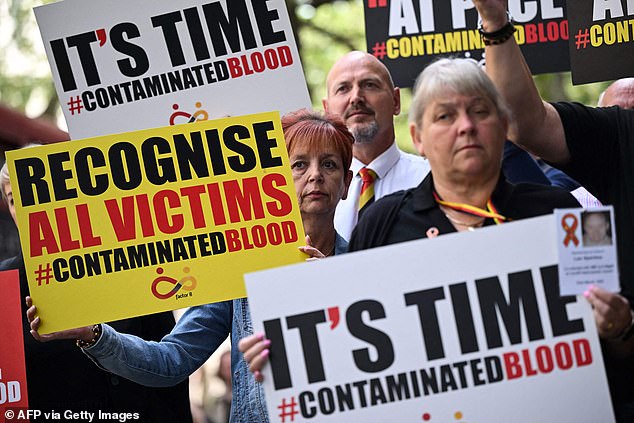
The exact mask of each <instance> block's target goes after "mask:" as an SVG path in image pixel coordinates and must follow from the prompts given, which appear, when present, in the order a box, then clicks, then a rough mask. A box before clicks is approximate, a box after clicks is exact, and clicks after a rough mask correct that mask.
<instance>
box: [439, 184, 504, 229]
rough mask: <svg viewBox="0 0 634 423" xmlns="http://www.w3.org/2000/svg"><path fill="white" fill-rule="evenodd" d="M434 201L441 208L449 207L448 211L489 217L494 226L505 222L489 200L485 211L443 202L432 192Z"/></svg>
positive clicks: (467, 205) (466, 205)
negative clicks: (441, 206)
mask: <svg viewBox="0 0 634 423" xmlns="http://www.w3.org/2000/svg"><path fill="white" fill-rule="evenodd" d="M434 199H435V200H436V202H437V203H438V204H442V205H443V206H445V207H449V208H450V209H453V210H457V211H460V212H463V213H469V214H472V215H475V216H482V217H490V218H491V219H493V221H494V222H495V224H496V225H501V224H502V223H504V221H505V220H507V218H506V217H504V216H502V215H501V214H500V213H498V211H497V209H496V208H495V206H494V205H493V202H492V201H491V199H490V198H489V200H488V201H487V209H486V210H483V209H481V208H480V207H475V206H471V205H469V204H464V203H452V202H451V201H444V200H443V199H442V198H440V196H439V195H438V194H437V193H436V191H434Z"/></svg>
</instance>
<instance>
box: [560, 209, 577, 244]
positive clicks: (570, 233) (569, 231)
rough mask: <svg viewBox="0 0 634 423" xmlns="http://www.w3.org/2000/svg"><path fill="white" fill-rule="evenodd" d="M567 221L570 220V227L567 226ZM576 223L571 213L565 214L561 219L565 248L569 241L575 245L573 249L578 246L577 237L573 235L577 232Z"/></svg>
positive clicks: (575, 218)
mask: <svg viewBox="0 0 634 423" xmlns="http://www.w3.org/2000/svg"><path fill="white" fill-rule="evenodd" d="M569 219H572V223H571V224H570V225H569V224H568V220H569ZM578 223H579V222H578V221H577V216H575V215H574V214H572V213H566V214H564V216H563V217H562V218H561V227H562V228H564V231H566V239H564V246H566V247H567V246H568V244H570V242H571V241H572V243H573V244H575V247H576V246H577V245H579V239H578V238H577V235H575V232H576V231H577V225H578Z"/></svg>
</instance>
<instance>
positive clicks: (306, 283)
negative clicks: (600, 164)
mask: <svg viewBox="0 0 634 423" xmlns="http://www.w3.org/2000/svg"><path fill="white" fill-rule="evenodd" d="M245 280H246V284H247V292H248V294H249V303H250V307H251V315H252V317H253V321H254V330H255V331H256V332H257V331H264V332H265V334H266V337H267V338H269V339H270V340H271V345H270V351H271V352H270V363H269V365H267V366H266V367H265V369H264V372H263V374H264V378H265V379H264V388H265V393H266V402H267V405H268V409H269V415H270V417H271V421H272V422H281V423H284V422H289V421H294V422H303V421H324V422H350V421H363V422H386V421H399V422H400V421H407V422H414V421H422V422H432V423H433V422H442V423H447V422H457V423H458V422H500V421H512V422H514V423H522V422H526V423H529V422H530V423H533V422H540V421H543V422H575V423H577V422H588V423H590V422H610V421H614V417H613V414H612V407H611V405H610V396H609V392H608V386H607V382H606V377H605V373H604V369H603V362H602V357H601V348H600V346H599V340H598V336H597V332H596V328H595V323H594V319H593V316H592V311H591V307H590V305H589V304H588V303H587V301H586V300H585V299H584V298H583V297H574V296H569V297H560V296H559V286H558V280H557V246H556V234H555V224H554V218H553V216H552V215H551V216H544V217H539V218H534V219H529V220H523V221H520V222H515V223H511V224H505V225H500V226H495V227H489V228H483V229H478V230H476V231H474V232H464V233H457V234H449V235H444V236H441V237H438V238H433V239H425V240H419V241H411V242H407V243H402V244H397V245H392V246H387V247H381V248H376V249H373V250H368V251H362V252H358V253H351V254H347V255H344V256H338V257H334V258H329V259H326V260H322V261H319V262H317V263H305V264H301V265H295V266H287V267H285V268H280V269H270V270H266V271H262V272H257V273H252V274H247V275H245Z"/></svg>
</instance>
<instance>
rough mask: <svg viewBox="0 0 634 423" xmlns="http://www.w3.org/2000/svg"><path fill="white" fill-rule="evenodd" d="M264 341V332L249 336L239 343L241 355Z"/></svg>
mask: <svg viewBox="0 0 634 423" xmlns="http://www.w3.org/2000/svg"><path fill="white" fill-rule="evenodd" d="M263 339H264V334H263V333H262V332H260V333H256V334H253V335H251V336H247V337H246V338H242V339H241V340H240V341H239V342H238V350H240V352H241V353H244V352H246V351H247V350H248V349H249V348H251V347H253V346H254V345H255V344H257V343H258V342H260V341H261V340H263Z"/></svg>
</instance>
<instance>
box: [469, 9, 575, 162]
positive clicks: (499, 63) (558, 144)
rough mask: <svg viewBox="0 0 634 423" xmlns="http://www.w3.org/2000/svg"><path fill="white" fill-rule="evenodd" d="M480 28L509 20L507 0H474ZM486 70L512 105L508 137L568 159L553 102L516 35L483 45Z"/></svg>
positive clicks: (540, 153)
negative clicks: (540, 89)
mask: <svg viewBox="0 0 634 423" xmlns="http://www.w3.org/2000/svg"><path fill="white" fill-rule="evenodd" d="M473 3H474V5H475V6H476V9H477V10H478V13H479V14H480V17H481V18H482V27H483V30H484V31H485V32H487V33H492V32H495V31H498V30H499V29H501V28H503V27H504V26H505V25H506V24H507V23H508V17H507V13H506V11H507V3H508V0H473ZM485 52H486V72H487V74H488V75H489V77H490V78H491V79H492V80H493V83H494V84H495V86H496V87H497V89H498V90H499V91H500V93H501V94H502V97H503V98H504V100H505V101H506V103H507V104H508V106H509V107H510V109H511V112H512V116H513V118H514V121H515V122H514V124H513V125H511V126H510V127H509V134H508V137H509V139H510V140H511V141H513V142H515V143H517V144H519V145H520V146H522V147H523V148H525V149H526V150H528V151H530V152H532V153H534V154H536V155H538V156H540V157H542V158H544V159H546V160H548V161H550V162H553V163H557V164H565V163H567V162H568V160H569V159H570V154H569V152H568V147H567V145H566V139H565V135H564V129H563V125H562V123H561V119H560V118H559V115H558V114H557V111H556V110H555V108H554V107H553V106H551V105H550V104H548V103H546V102H544V101H543V100H542V99H541V97H540V95H539V92H538V91H537V87H536V86H535V83H534V82H533V78H532V75H531V72H530V70H529V68H528V65H527V64H526V61H525V60H524V56H523V55H522V52H521V50H520V48H519V46H518V45H517V43H516V42H515V38H514V37H511V38H510V39H509V40H507V41H505V42H502V43H500V44H495V45H489V46H486V47H485Z"/></svg>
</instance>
